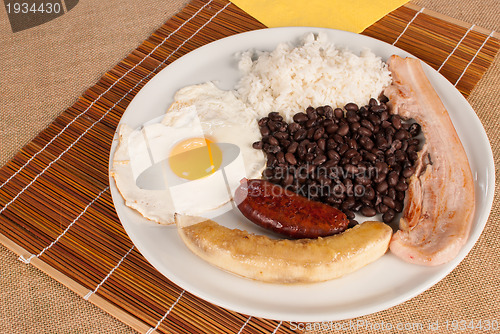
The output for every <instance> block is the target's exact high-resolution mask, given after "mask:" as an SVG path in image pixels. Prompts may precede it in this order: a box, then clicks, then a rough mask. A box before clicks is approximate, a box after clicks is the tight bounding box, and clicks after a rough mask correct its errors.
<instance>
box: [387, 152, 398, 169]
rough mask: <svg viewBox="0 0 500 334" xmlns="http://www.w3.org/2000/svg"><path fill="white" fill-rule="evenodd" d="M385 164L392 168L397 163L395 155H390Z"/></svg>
mask: <svg viewBox="0 0 500 334" xmlns="http://www.w3.org/2000/svg"><path fill="white" fill-rule="evenodd" d="M385 162H387V163H388V164H389V165H391V166H392V165H394V164H395V163H396V157H395V156H394V154H390V155H389V156H387V157H386V158H385Z"/></svg>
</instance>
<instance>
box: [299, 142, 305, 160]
mask: <svg viewBox="0 0 500 334" xmlns="http://www.w3.org/2000/svg"><path fill="white" fill-rule="evenodd" d="M306 153H307V152H306V146H305V145H299V146H298V147H297V156H298V157H299V158H300V159H304V157H305V155H306Z"/></svg>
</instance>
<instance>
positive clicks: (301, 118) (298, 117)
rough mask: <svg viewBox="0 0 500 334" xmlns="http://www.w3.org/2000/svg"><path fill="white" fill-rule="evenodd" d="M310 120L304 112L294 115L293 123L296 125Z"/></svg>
mask: <svg viewBox="0 0 500 334" xmlns="http://www.w3.org/2000/svg"><path fill="white" fill-rule="evenodd" d="M308 119H309V118H308V117H307V115H306V114H305V113H303V112H299V113H297V114H295V115H293V121H294V122H295V123H304V122H306V121H307V120H308Z"/></svg>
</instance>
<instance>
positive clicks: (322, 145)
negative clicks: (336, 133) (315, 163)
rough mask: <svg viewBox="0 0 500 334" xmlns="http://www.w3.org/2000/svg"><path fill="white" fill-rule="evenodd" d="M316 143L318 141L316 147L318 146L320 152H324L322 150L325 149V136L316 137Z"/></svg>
mask: <svg viewBox="0 0 500 334" xmlns="http://www.w3.org/2000/svg"><path fill="white" fill-rule="evenodd" d="M317 143H318V148H319V149H320V150H321V151H322V152H324V151H325V149H326V139H325V138H320V139H318V142H317Z"/></svg>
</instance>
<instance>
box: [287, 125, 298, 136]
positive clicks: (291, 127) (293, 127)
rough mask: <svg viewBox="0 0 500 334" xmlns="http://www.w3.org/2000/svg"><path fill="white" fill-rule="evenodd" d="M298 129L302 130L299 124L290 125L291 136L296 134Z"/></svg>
mask: <svg viewBox="0 0 500 334" xmlns="http://www.w3.org/2000/svg"><path fill="white" fill-rule="evenodd" d="M298 129H300V124H299V123H290V125H288V132H289V133H290V134H293V133H295V131H297V130H298Z"/></svg>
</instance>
